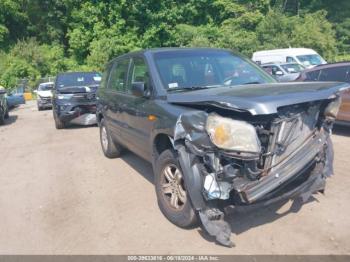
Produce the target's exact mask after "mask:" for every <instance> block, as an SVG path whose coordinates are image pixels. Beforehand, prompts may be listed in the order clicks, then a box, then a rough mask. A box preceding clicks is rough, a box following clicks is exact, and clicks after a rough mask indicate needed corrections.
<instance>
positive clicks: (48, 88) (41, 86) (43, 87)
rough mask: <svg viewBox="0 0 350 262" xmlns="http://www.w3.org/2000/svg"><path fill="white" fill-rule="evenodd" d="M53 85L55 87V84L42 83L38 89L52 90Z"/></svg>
mask: <svg viewBox="0 0 350 262" xmlns="http://www.w3.org/2000/svg"><path fill="white" fill-rule="evenodd" d="M52 87H53V84H45V85H43V84H41V85H39V88H38V90H39V91H49V90H52Z"/></svg>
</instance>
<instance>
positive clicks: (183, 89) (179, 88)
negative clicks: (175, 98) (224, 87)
mask: <svg viewBox="0 0 350 262" xmlns="http://www.w3.org/2000/svg"><path fill="white" fill-rule="evenodd" d="M217 86H219V85H213V86H182V87H174V88H168V91H188V90H190V91H192V90H201V89H208V88H212V87H217Z"/></svg>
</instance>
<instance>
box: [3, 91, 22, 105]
mask: <svg viewBox="0 0 350 262" xmlns="http://www.w3.org/2000/svg"><path fill="white" fill-rule="evenodd" d="M6 100H7V105H8V107H9V108H13V107H15V106H18V105H22V104H25V103H26V101H25V99H24V95H23V93H16V92H8V93H7V94H6Z"/></svg>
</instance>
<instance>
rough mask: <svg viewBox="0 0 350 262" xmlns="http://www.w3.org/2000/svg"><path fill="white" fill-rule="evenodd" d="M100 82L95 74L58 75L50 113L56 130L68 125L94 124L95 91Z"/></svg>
mask: <svg viewBox="0 0 350 262" xmlns="http://www.w3.org/2000/svg"><path fill="white" fill-rule="evenodd" d="M100 82H101V75H100V74H99V73H97V72H67V73H61V74H58V76H57V77H56V80H55V85H54V89H53V94H52V111H53V118H54V120H55V126H56V128H57V129H62V128H65V127H66V125H67V124H68V123H72V124H78V125H93V124H96V91H97V89H98V87H99V85H100Z"/></svg>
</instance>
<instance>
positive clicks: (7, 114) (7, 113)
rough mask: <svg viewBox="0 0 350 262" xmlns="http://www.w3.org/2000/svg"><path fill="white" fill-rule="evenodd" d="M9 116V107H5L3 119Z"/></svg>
mask: <svg viewBox="0 0 350 262" xmlns="http://www.w3.org/2000/svg"><path fill="white" fill-rule="evenodd" d="M9 117H10V115H9V109H8V108H7V109H6V113H5V116H4V118H5V119H8V118H9Z"/></svg>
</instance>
